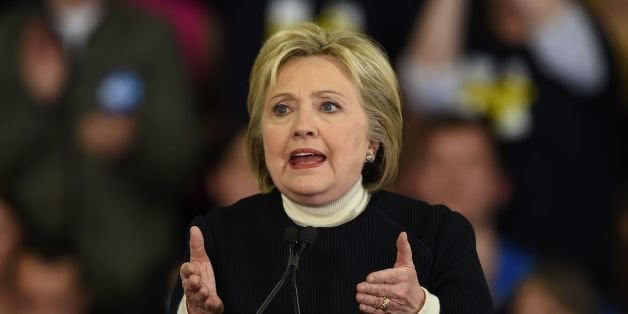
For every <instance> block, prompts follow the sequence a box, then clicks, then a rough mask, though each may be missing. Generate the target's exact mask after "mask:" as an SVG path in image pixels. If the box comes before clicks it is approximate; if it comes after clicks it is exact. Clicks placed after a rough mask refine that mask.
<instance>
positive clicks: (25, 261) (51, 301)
mask: <svg viewBox="0 0 628 314" xmlns="http://www.w3.org/2000/svg"><path fill="white" fill-rule="evenodd" d="M14 281H15V283H14V285H15V291H16V296H17V297H16V299H17V303H18V306H17V310H16V312H15V313H16V314H30V313H32V314H35V313H37V314H87V313H91V312H90V302H91V301H90V298H91V296H90V293H89V292H88V291H89V289H88V288H87V287H86V285H85V283H84V277H83V273H82V266H81V264H80V262H79V261H78V259H77V258H76V256H75V255H74V253H73V252H72V251H68V250H67V249H65V248H60V247H53V246H50V243H46V244H45V246H37V247H35V246H31V247H26V248H24V249H23V250H22V251H21V252H20V253H19V254H18V257H17V265H16V270H15V275H14Z"/></svg>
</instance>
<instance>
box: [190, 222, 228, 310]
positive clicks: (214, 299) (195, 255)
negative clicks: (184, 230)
mask: <svg viewBox="0 0 628 314" xmlns="http://www.w3.org/2000/svg"><path fill="white" fill-rule="evenodd" d="M180 275H181V281H182V284H183V292H184V293H185V298H186V301H187V310H188V313H189V314H208V313H212V314H213V313H222V312H223V310H224V304H223V303H222V300H220V298H219V297H218V294H217V293H216V279H215V277H214V269H213V267H212V263H211V262H210V261H209V257H208V256H207V252H205V244H204V240H203V234H202V233H201V230H200V229H199V228H198V227H192V228H190V261H189V262H187V263H184V264H183V265H181V269H180Z"/></svg>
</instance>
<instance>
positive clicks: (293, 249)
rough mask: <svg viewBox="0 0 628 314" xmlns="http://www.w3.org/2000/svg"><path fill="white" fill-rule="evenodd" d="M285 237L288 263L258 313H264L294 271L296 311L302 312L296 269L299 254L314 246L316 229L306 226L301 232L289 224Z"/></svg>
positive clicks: (284, 233) (284, 232)
mask: <svg viewBox="0 0 628 314" xmlns="http://www.w3.org/2000/svg"><path fill="white" fill-rule="evenodd" d="M283 239H284V241H286V242H288V249H289V253H290V254H289V256H288V265H287V266H286V270H285V271H284V272H283V275H282V276H281V279H279V282H277V284H276V285H275V287H274V288H273V290H272V291H271V292H270V294H269V295H268V297H266V300H264V302H263V303H262V305H260V307H259V309H257V312H255V313H256V314H262V313H264V311H265V310H266V308H267V307H268V305H270V302H271V301H272V300H273V299H274V298H275V296H276V295H277V293H278V292H279V290H281V287H283V285H284V283H285V282H286V279H287V278H288V275H289V274H290V272H291V271H292V282H293V285H294V295H293V301H294V307H295V311H296V313H301V309H300V308H299V296H298V291H297V281H296V280H297V279H296V269H297V268H298V267H299V256H301V253H302V252H303V250H304V249H305V248H307V247H309V246H312V245H313V244H314V242H315V241H316V229H315V228H313V227H306V228H304V229H303V230H301V232H299V231H298V229H297V228H296V227H295V226H288V227H287V228H286V229H285V230H284V231H283Z"/></svg>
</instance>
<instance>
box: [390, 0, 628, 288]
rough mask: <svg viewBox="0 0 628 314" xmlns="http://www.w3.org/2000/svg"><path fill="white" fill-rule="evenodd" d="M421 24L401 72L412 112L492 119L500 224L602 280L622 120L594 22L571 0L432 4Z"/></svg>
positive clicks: (620, 160)
mask: <svg viewBox="0 0 628 314" xmlns="http://www.w3.org/2000/svg"><path fill="white" fill-rule="evenodd" d="M416 25H417V26H416V31H415V33H414V36H413V37H412V39H411V40H410V42H409V43H408V46H407V50H406V52H405V55H404V57H402V60H401V61H400V63H399V67H398V69H399V72H400V80H401V84H402V86H403V89H404V91H405V94H406V96H407V99H408V104H409V105H408V108H410V109H409V111H410V112H411V113H412V114H413V115H416V116H419V118H422V119H429V117H430V116H432V115H437V114H441V113H450V114H457V115H461V116H467V117H480V118H483V119H485V120H487V121H488V123H489V127H490V129H491V132H492V133H493V134H494V136H495V137H496V139H497V140H498V143H499V150H500V155H501V156H502V157H503V160H504V166H505V169H506V171H507V172H508V174H509V176H510V178H511V180H512V185H513V186H514V187H515V188H514V189H513V190H512V192H513V193H512V197H511V198H510V201H509V202H508V204H507V206H506V207H507V208H506V209H505V210H503V211H501V212H500V213H499V219H498V224H499V229H500V230H502V231H503V232H504V235H505V236H507V237H508V238H509V239H512V240H513V241H516V242H517V243H519V244H520V245H522V246H523V247H524V248H525V249H526V250H529V251H534V252H536V253H538V254H539V255H541V256H543V257H547V258H559V259H566V260H570V261H572V262H574V263H576V264H579V265H582V266H583V267H584V269H585V270H586V271H588V272H590V273H591V274H593V277H592V278H594V281H595V283H596V284H598V285H603V282H604V278H605V277H606V276H607V270H608V269H609V267H608V266H609V242H610V241H609V238H610V233H609V230H610V228H609V226H610V223H611V218H612V212H613V211H614V208H615V205H614V202H615V199H616V195H617V193H619V183H620V182H622V180H624V178H626V175H627V174H628V173H627V172H626V167H625V160H626V159H627V156H628V155H627V152H628V151H627V149H626V147H628V146H626V145H624V144H625V135H626V134H628V133H626V126H628V124H627V123H625V121H627V120H626V117H627V115H626V111H625V110H624V108H622V107H621V106H620V102H619V93H618V88H617V84H618V81H617V73H615V72H616V69H617V67H616V66H615V61H614V58H613V55H612V54H611V53H610V51H609V49H608V47H607V41H606V37H605V34H604V33H602V32H601V31H600V30H599V29H598V28H597V27H596V23H595V20H594V19H593V18H592V17H591V16H590V15H589V13H588V12H587V11H586V9H585V7H583V6H582V5H581V4H580V3H579V2H578V1H571V0H526V1H519V0H481V1H468V0H467V1H457V0H443V1H440V0H434V1H428V2H427V3H426V6H425V7H424V8H423V11H422V12H421V13H420V15H419V16H418V17H417V24H416ZM557 228H560V232H557V231H556V230H557ZM583 230H587V232H583ZM583 248H586V249H583Z"/></svg>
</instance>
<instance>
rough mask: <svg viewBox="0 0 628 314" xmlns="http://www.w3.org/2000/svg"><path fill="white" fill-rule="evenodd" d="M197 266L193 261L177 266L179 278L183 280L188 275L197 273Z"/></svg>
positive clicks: (188, 276)
mask: <svg viewBox="0 0 628 314" xmlns="http://www.w3.org/2000/svg"><path fill="white" fill-rule="evenodd" d="M197 273H198V268H197V267H196V265H194V263H189V262H188V263H183V264H182V265H181V267H180V268H179V276H181V280H185V279H188V278H190V276H192V275H194V274H197Z"/></svg>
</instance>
